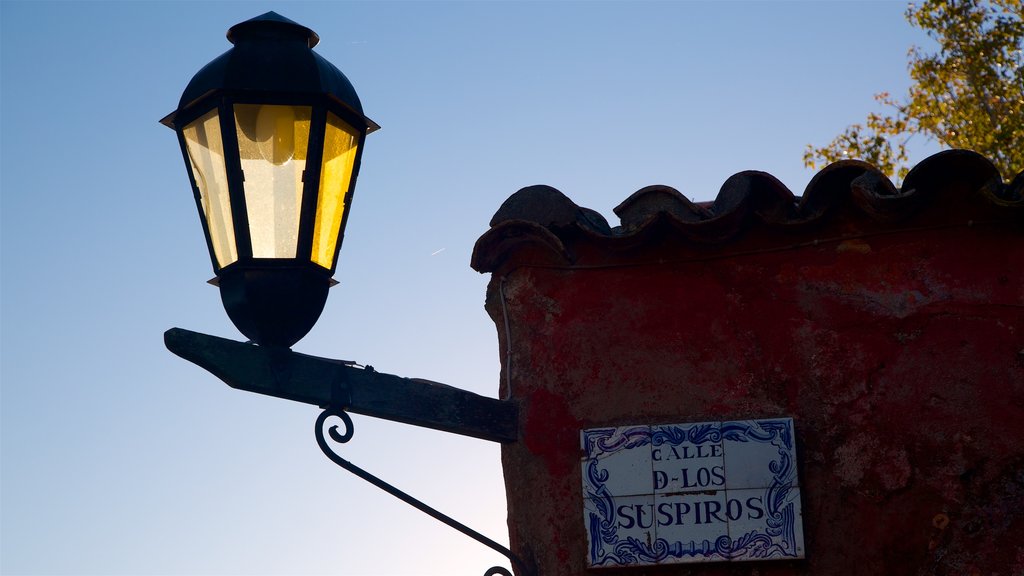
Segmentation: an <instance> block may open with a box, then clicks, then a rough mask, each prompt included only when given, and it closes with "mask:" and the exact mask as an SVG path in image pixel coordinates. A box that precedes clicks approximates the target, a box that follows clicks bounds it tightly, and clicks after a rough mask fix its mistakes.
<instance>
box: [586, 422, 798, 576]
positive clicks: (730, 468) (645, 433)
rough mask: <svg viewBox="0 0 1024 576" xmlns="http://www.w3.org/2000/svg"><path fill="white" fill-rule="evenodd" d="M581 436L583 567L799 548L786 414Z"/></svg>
mask: <svg viewBox="0 0 1024 576" xmlns="http://www.w3.org/2000/svg"><path fill="white" fill-rule="evenodd" d="M580 436H581V444H582V449H583V457H582V472H583V497H584V503H583V509H584V522H585V527H586V531H587V565H588V566H589V567H594V568H596V567H614V566H651V565H657V564H673V563H691V562H724V561H743V560H768V559H795V558H803V557H804V545H803V523H802V520H801V513H800V486H799V483H798V481H797V473H796V446H795V438H794V434H793V420H792V419H791V418H776V419H764V420H737V421H731V422H699V423H689V424H669V425H658V426H625V427H620V428H594V429H590V430H584V431H582V432H581V435H580Z"/></svg>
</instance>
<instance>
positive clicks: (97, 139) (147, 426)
mask: <svg viewBox="0 0 1024 576" xmlns="http://www.w3.org/2000/svg"><path fill="white" fill-rule="evenodd" d="M904 8H905V3H903V2H895V3H826V2H820V3H768V2H758V3H684V2H659V3H628V4H627V3H613V2H605V3H588V2H571V3H569V2H566V3H540V2H531V3H512V2H507V3H490V2H488V3H484V2H479V3H475V2H463V3H454V2H449V3H433V2H416V3H410V2H377V3H362V2H358V3H327V2H317V3H287V2H278V3H267V2H224V3H217V2H173V3H171V2H117V3H114V2H110V3H90V2H60V3H58V2H12V1H9V0H4V1H3V2H0V39H2V40H0V42H2V47H0V58H2V60H0V74H2V76H0V90H2V92H0V105H2V118H0V130H2V132H0V134H2V139H0V178H2V179H0V199H2V204H0V216H2V226H0V232H2V244H0V246H2V260H0V262H2V270H0V294H2V310H0V326H2V333H0V338H2V340H0V354H2V356H0V365H2V374H0V385H2V393H0V410H2V413H0V422H2V436H0V438H2V446H0V448H2V451H0V455H2V467H0V473H2V476H0V480H2V484H0V496H2V501H0V514H2V524H0V542H2V548H0V559H2V560H0V572H2V573H3V574H12V575H13V574H172V575H178V574H216V575H219V574H346V575H357V574H367V575H369V574H381V575H383V574H437V575H441V574H445V575H450V574H465V575H471V574H482V573H483V571H484V570H485V569H486V568H487V567H489V566H491V565H493V564H495V563H501V561H502V560H503V558H502V557H500V556H499V555H497V554H495V553H493V552H491V551H490V550H488V549H486V548H484V547H483V546H480V545H478V544H476V543H475V542H473V541H470V540H468V539H467V538H465V537H463V536H461V535H459V534H457V533H456V532H454V531H452V530H450V529H449V528H447V527H445V526H443V525H441V524H438V523H436V522H434V521H433V520H431V519H429V518H427V517H425V516H423V515H422V514H420V513H419V512H417V511H415V510H413V509H411V508H409V507H408V506H406V505H404V504H402V503H400V502H398V501H396V500H394V499H392V498H391V497H389V496H387V495H385V494H382V493H380V492H379V491H377V490H376V489H375V488H373V487H371V486H369V485H368V484H365V483H363V482H362V481H360V480H358V479H356V478H354V477H352V476H349V475H348V474H347V473H346V472H344V471H343V470H341V469H339V468H337V467H335V466H334V465H333V464H331V463H330V462H329V461H328V460H327V459H326V458H324V457H323V455H322V454H321V453H320V452H319V449H318V448H317V446H316V443H315V441H314V438H313V433H312V427H313V422H314V420H315V418H316V416H317V413H318V412H317V410H316V409H315V408H314V407H311V406H306V405H301V404H293V403H289V402H285V401H282V400H276V399H272V398H265V397H259V396H256V395H252V394H247V393H243V392H238V391H235V390H231V389H229V388H228V387H226V386H225V385H223V384H221V383H220V382H219V381H218V380H216V379H215V378H214V377H213V376H211V375H209V374H208V373H206V372H204V371H202V370H200V369H199V368H196V367H195V366H193V365H191V364H189V363H187V362H185V361H183V360H180V359H178V358H177V357H175V356H173V355H171V354H170V353H169V352H167V351H166V350H165V349H164V347H163V342H162V334H163V331H164V330H166V329H167V328H170V327H173V326H180V327H183V328H189V329H192V330H198V331H202V332H206V333H210V334H217V335H222V336H226V337H229V338H234V339H242V338H241V337H240V336H239V335H238V334H237V332H236V331H235V329H234V328H233V326H232V325H231V324H230V322H229V321H228V319H227V317H226V315H225V314H224V312H223V309H222V307H221V304H220V300H219V297H218V294H217V291H216V289H215V288H212V287H210V286H208V285H207V284H206V283H205V281H206V280H207V279H208V278H210V276H211V275H212V271H211V269H210V264H209V261H208V258H207V254H206V250H205V247H204V245H203V240H202V233H201V230H200V226H199V221H198V217H197V215H196V214H195V207H194V204H193V202H192V199H191V192H190V190H189V186H188V183H187V178H186V176H185V171H184V167H183V166H182V161H181V156H180V153H179V152H178V150H177V143H176V140H175V138H174V135H173V133H172V132H171V131H170V130H168V129H167V128H165V127H163V126H161V125H159V124H158V123H157V120H158V119H160V118H161V117H162V116H164V115H165V114H166V113H168V112H170V111H171V110H172V109H174V108H175V107H176V105H177V101H178V97H179V95H180V94H181V91H182V89H183V88H184V86H185V84H186V83H187V82H188V80H189V79H190V78H191V76H192V74H193V73H195V72H196V71H197V70H198V69H199V68H200V67H201V66H202V65H203V64H205V63H206V62H208V61H209V60H211V59H213V58H214V57H215V56H217V55H218V54H220V53H221V52H223V51H224V50H226V49H227V48H228V47H229V44H228V43H227V41H226V40H225V38H224V33H225V31H226V30H227V28H228V27H230V26H231V25H233V24H235V23H237V22H239V21H242V20H246V19H248V18H251V17H253V16H256V15H259V14H262V13H263V12H266V11H268V10H275V11H278V12H280V13H281V14H283V15H285V16H287V17H289V18H291V19H293V20H296V21H298V22H300V23H302V24H305V25H307V26H309V27H311V28H313V29H314V30H316V31H317V32H318V33H319V34H320V36H321V38H322V41H321V44H320V45H319V46H318V48H317V50H318V52H320V53H321V54H322V55H323V56H325V57H326V58H328V59H329V60H331V61H333V62H334V63H335V64H336V65H338V67H339V68H341V69H342V70H343V71H344V72H345V73H346V74H347V75H348V77H349V79H350V80H351V81H352V83H353V84H354V85H355V87H356V89H357V90H358V92H359V94H360V96H361V98H362V101H363V105H364V108H365V110H366V112H367V114H368V115H369V116H370V117H371V118H373V119H374V120H376V121H377V122H378V123H380V124H381V125H382V126H383V129H382V130H381V131H380V132H378V133H376V134H373V135H371V137H370V138H369V140H368V142H367V145H366V150H365V155H364V160H363V166H362V172H361V174H360V176H359V185H358V189H357V191H356V200H355V203H354V211H353V213H352V217H351V220H350V221H349V229H348V233H347V237H346V242H345V247H344V250H343V251H342V256H341V265H340V267H339V273H338V276H337V278H338V279H339V280H340V281H341V285H340V286H337V287H335V288H334V289H333V290H332V295H331V298H330V300H329V301H328V303H327V309H326V311H325V313H324V315H323V316H322V317H321V319H320V322H319V324H318V325H317V326H316V328H314V330H313V332H312V333H311V334H310V335H309V336H308V337H307V338H305V339H304V340H303V341H302V342H300V343H299V344H298V345H297V346H296V350H298V351H301V352H305V353H309V354H315V355H320V356H328V357H333V358H344V359H351V360H358V361H359V362H362V363H367V364H373V365H374V366H375V367H376V368H377V369H378V370H380V371H383V372H390V373H393V374H399V375H403V376H410V377H422V378H428V379H432V380H437V381H441V382H445V383H448V384H451V385H454V386H458V387H460V388H464V389H468V390H472V391H475V392H478V393H481V394H485V395H489V396H495V395H496V393H497V388H498V376H499V358H498V351H497V335H496V334H497V333H496V330H495V327H494V325H493V324H492V323H491V321H490V319H489V318H488V317H487V315H486V313H485V312H484V309H483V301H484V292H485V287H486V283H487V280H488V278H487V277H486V276H482V275H479V274H477V273H476V272H474V271H472V270H471V269H470V268H469V264H468V263H469V256H470V252H471V250H472V246H473V243H474V242H475V241H476V239H477V238H478V237H479V236H480V234H482V233H483V232H484V231H485V230H486V229H487V223H488V221H489V219H490V217H491V215H492V214H493V213H494V211H495V210H496V209H497V208H498V206H499V205H500V204H501V203H502V201H503V200H504V199H505V198H507V197H508V196H509V195H510V194H512V193H513V192H515V191H516V190H517V189H519V188H521V187H523V186H527V185H532V184H549V185H552V186H555V187H556V188H559V189H560V190H562V191H563V192H564V193H565V194H567V195H568V196H569V197H570V198H572V199H573V200H575V201H576V202H577V203H578V204H580V205H582V206H587V207H590V208H593V209H596V210H598V211H599V212H601V213H602V214H604V215H605V217H606V218H608V219H609V221H611V223H612V224H613V225H614V224H615V223H616V222H617V220H616V218H615V217H614V214H613V213H612V211H611V209H612V208H613V207H614V206H615V205H617V204H618V203H619V202H621V201H622V200H623V199H625V198H626V197H627V196H629V195H630V194H631V193H632V192H634V191H636V190H637V189H639V188H641V187H643V186H646V185H649V184H667V185H671V186H674V187H676V188H677V189H679V190H680V191H681V192H683V193H684V194H686V195H687V196H690V197H692V198H694V199H698V200H710V199H712V198H714V196H715V194H716V193H717V192H718V188H719V186H720V185H721V184H722V183H723V182H724V181H725V180H726V179H727V178H728V177H729V176H730V175H732V174H734V173H735V172H738V171H741V170H746V169H758V170H765V171H768V172H770V173H772V174H774V175H775V176H777V177H778V178H779V179H781V180H782V182H784V183H785V184H786V185H788V186H789V187H790V188H791V189H792V190H794V192H795V193H797V194H799V193H800V192H801V191H802V190H803V188H804V186H805V185H806V183H807V182H808V181H809V180H810V177H811V173H810V171H808V170H806V169H804V168H803V166H802V161H801V155H802V153H803V150H804V147H805V145H806V144H808V143H816V144H821V143H825V142H827V141H828V140H830V139H831V137H832V136H834V135H835V134H836V133H838V132H839V131H840V130H842V128H844V127H845V126H846V125H847V124H849V123H851V122H855V121H860V120H862V119H863V117H864V115H865V114H866V113H867V112H868V111H870V110H873V109H875V108H874V104H873V102H872V100H871V95H872V94H873V93H874V92H877V91H881V90H890V91H892V92H895V93H900V92H902V91H904V90H905V89H906V86H907V79H906V58H905V56H906V51H907V49H908V48H909V47H910V46H911V45H912V44H914V43H922V42H925V40H926V39H925V38H924V37H923V35H922V34H921V33H920V32H918V31H916V30H913V29H911V28H910V27H909V25H907V24H906V23H905V21H904V20H903V17H902V13H903V10H904ZM933 151H934V148H933V147H926V148H924V149H923V150H920V149H919V150H917V152H918V155H917V156H916V157H915V158H914V159H913V160H914V161H915V162H916V161H918V160H920V159H921V158H922V154H923V153H930V152H933ZM345 450H346V451H345V454H346V456H347V457H348V458H350V459H351V460H352V461H354V462H355V463H357V464H360V465H362V466H364V467H366V468H368V469H369V470H371V471H373V472H375V473H377V474H379V475H380V476H382V477H384V478H385V479H387V480H390V481H391V482H393V483H395V484H397V485H398V486H400V487H402V488H405V489H407V490H408V491H409V492H412V493H413V494H415V495H417V496H419V497H421V498H423V499H424V500H426V501H427V502H429V503H432V504H434V505H436V506H437V507H439V508H440V509H442V510H444V511H446V512H448V513H450V514H451V515H453V516H455V517H456V518H458V519H460V520H462V521H464V522H465V523H467V524H469V525H470V526H472V527H474V528H477V529H478V530H480V531H482V532H484V533H485V534H488V535H490V536H492V537H494V538H496V539H498V540H501V541H506V535H507V532H506V517H505V504H504V503H505V500H504V491H503V483H502V477H501V464H500V459H499V448H498V446H497V445H494V444H490V443H486V442H483V441H478V440H470V439H464V438H460V437H455V436H450V435H446V434H443V433H439V432H432V431H426V430H420V429H417V428H413V427H408V426H403V425H400V424H393V423H389V422H383V421H375V420H373V419H369V418H362V417H356V434H355V438H354V439H353V441H352V442H351V443H349V444H348V446H347V447H346V449H345ZM537 497H538V498H544V497H545V495H543V494H538V495H537ZM581 510H582V509H581ZM581 518H582V511H581Z"/></svg>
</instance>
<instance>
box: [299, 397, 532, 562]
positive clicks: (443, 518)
mask: <svg viewBox="0 0 1024 576" xmlns="http://www.w3.org/2000/svg"><path fill="white" fill-rule="evenodd" d="M332 416H333V417H336V418H340V419H341V420H342V421H343V422H344V424H345V432H344V434H339V433H338V427H337V426H336V425H335V426H331V427H330V429H328V432H327V433H328V435H329V436H330V437H331V439H332V440H334V441H335V442H338V443H342V444H343V443H345V442H348V441H349V440H350V439H351V438H352V433H353V431H354V430H353V424H352V419H351V418H349V417H348V414H346V413H345V411H344V410H343V409H341V408H335V407H330V408H327V409H326V410H324V411H323V412H322V413H321V414H320V416H319V417H318V418H317V419H316V443H317V444H318V445H319V446H320V450H322V451H323V453H324V454H325V455H326V456H327V457H328V458H330V459H331V461H332V462H334V463H335V464H337V465H338V466H341V467H342V468H344V469H345V470H348V471H349V472H351V473H352V474H355V475H356V476H358V477H360V478H362V479H363V480H365V481H367V482H369V483H370V484H373V485H374V486H376V487H377V488H380V489H381V490H383V491H385V492H387V493H388V494H391V495H392V496H394V497H395V498H398V499H399V500H401V501H403V502H405V503H406V504H409V505H410V506H412V507H414V508H416V509H417V510H419V511H421V512H423V513H425V514H427V515H429V516H430V517H432V518H434V519H435V520H438V521H440V522H443V523H444V524H447V525H448V526H451V527H452V528H454V529H456V530H458V531H459V532H461V533H463V534H465V535H466V536H469V537H470V538H472V539H474V540H476V541H477V542H479V543H481V544H483V545H484V546H487V547H488V548H490V549H492V550H494V551H496V552H498V553H500V554H502V555H503V556H505V557H506V558H508V559H509V561H510V562H512V564H513V566H515V567H516V569H517V570H518V571H519V574H520V575H522V576H528V574H529V573H528V571H527V569H526V566H525V565H524V564H523V562H522V561H521V560H520V559H519V558H518V557H517V556H516V555H515V554H514V553H513V552H512V551H511V550H509V549H508V548H506V547H505V546H502V545H501V544H499V543H497V542H495V541H494V540H491V539H490V538H488V537H487V536H484V535H483V534H481V533H479V532H477V531H476V530H473V529H472V528H470V527H469V526H466V525H465V524H463V523H461V522H459V521H458V520H455V519H454V518H452V517H451V516H448V515H447V514H444V513H443V512H440V511H439V510H437V509H436V508H433V507H431V506H429V505H428V504H426V503H424V502H422V501H420V500H418V499H416V498H414V497H412V496H410V495H409V494H407V493H405V492H403V491H402V490H400V489H398V488H396V487H394V486H392V485H391V484H388V483H387V482H385V481H384V480H381V479H380V478H378V477H376V476H374V475H373V474H370V473H369V472H367V471H366V470H363V469H362V468H360V467H359V466H356V465H355V464H353V463H351V462H349V461H348V460H346V459H344V458H342V457H341V456H339V455H338V454H337V453H336V452H334V451H333V450H332V449H331V446H330V444H328V443H327V439H326V438H325V437H324V424H325V423H326V421H327V419H328V418H330V417H332ZM495 574H502V575H503V576H512V575H511V574H510V573H509V572H508V570H506V569H504V568H502V567H500V566H495V567H492V568H490V569H489V570H488V571H487V572H486V574H485V576H494V575H495Z"/></svg>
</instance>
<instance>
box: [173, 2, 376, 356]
mask: <svg viewBox="0 0 1024 576" xmlns="http://www.w3.org/2000/svg"><path fill="white" fill-rule="evenodd" d="M227 38H228V40H229V41H230V42H231V43H232V44H233V46H232V47H231V48H230V49H229V50H228V51H227V52H225V53H223V54H221V55H220V56H218V57H217V58H216V59H214V60H213V61H211V62H210V63H209V64H207V65H206V66H204V67H203V68H202V69H201V70H199V72H197V73H196V75H195V76H194V77H193V78H192V80H191V81H190V82H189V83H188V86H187V87H186V88H185V91H184V92H183V93H182V95H181V99H180V101H179V104H178V109H177V110H175V111H174V112H172V113H170V114H169V115H167V116H166V117H165V118H163V119H162V120H161V123H163V124H165V125H166V126H168V127H170V128H172V129H174V131H175V132H176V133H177V135H178V143H179V145H180V147H181V153H182V157H183V158H184V161H185V168H186V170H187V172H188V177H189V181H190V183H191V185H192V192H193V196H194V197H195V202H196V208H197V210H198V212H199V219H200V222H201V223H202V227H203V234H204V235H205V237H206V245H207V248H208V250H209V254H210V260H211V262H212V264H213V270H214V274H215V275H216V277H215V278H214V280H211V283H214V284H216V285H218V286H219V288H220V293H221V300H222V301H223V303H224V308H225V310H226V311H227V313H228V316H229V317H230V318H231V321H232V322H233V323H234V324H235V326H236V327H237V328H238V329H239V330H240V331H241V332H242V333H243V334H244V335H245V336H247V337H248V338H249V339H250V340H252V341H253V342H256V343H257V344H261V345H268V346H282V347H290V346H291V345H292V344H294V343H295V342H297V341H298V340H299V339H300V338H302V337H303V336H304V335H305V334H306V333H307V332H309V330H310V329H311V328H312V327H313V325H314V324H315V323H316V320H317V319H318V318H319V316H320V313H321V312H322V311H323V307H324V304H325V302H326V300H327V290H328V288H329V287H330V286H331V285H332V283H335V282H334V281H333V280H332V276H333V275H334V273H335V271H336V269H337V265H338V254H339V251H340V249H341V243H342V239H343V238H344V233H345V225H346V223H347V221H348V215H349V212H350V208H351V203H352V196H353V192H354V190H355V184H356V176H357V175H358V173H359V165H360V160H361V158H362V152H363V143H364V141H365V139H366V135H367V134H368V133H370V132H372V131H374V130H376V129H378V128H379V126H377V124H376V123H374V122H373V121H372V120H370V119H369V118H367V117H366V115H365V114H363V108H362V104H361V103H360V101H359V97H358V96H357V95H356V92H355V89H354V88H353V87H352V84H351V83H350V82H349V81H348V79H347V78H346V77H345V75H344V74H342V73H341V71H339V70H338V69H337V68H336V67H335V66H334V65H333V64H331V63H330V62H328V61H327V60H326V59H324V58H323V57H321V56H320V55H319V54H317V53H316V52H314V51H313V47H314V46H316V44H317V43H318V42H319V36H317V34H316V33H315V32H313V31H312V30H310V29H309V28H307V27H305V26H302V25H301V24H298V23H296V22H293V21H291V20H289V19H287V18H285V17H283V16H280V15H279V14H276V13H274V12H267V13H266V14H263V15H262V16H258V17H256V18H253V19H251V20H247V21H245V22H242V23H239V24H236V25H235V26H233V27H231V29H229V30H228V33H227Z"/></svg>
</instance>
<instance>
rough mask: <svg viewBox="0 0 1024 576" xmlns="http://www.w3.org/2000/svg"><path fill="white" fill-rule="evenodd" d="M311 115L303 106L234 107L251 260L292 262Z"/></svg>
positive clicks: (297, 229) (296, 238)
mask: <svg viewBox="0 0 1024 576" xmlns="http://www.w3.org/2000/svg"><path fill="white" fill-rule="evenodd" d="M311 116H312V108H311V107H309V106H278V105H269V104H235V128H236V132H237V134H238V154H239V158H240V160H241V164H242V174H243V180H244V181H243V189H244V190H245V207H246V214H247V215H248V217H249V236H250V237H251V239H252V255H253V257H254V258H295V251H296V244H297V242H298V237H299V214H300V212H301V208H302V178H303V174H304V172H305V170H306V154H307V149H308V148H309V122H310V118H311Z"/></svg>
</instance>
